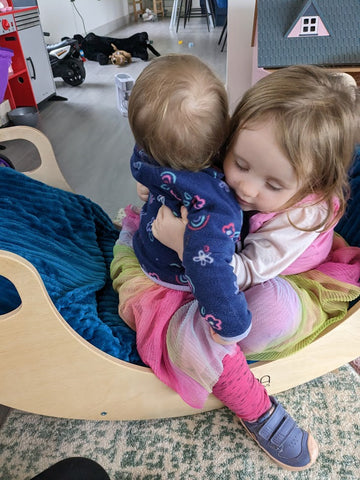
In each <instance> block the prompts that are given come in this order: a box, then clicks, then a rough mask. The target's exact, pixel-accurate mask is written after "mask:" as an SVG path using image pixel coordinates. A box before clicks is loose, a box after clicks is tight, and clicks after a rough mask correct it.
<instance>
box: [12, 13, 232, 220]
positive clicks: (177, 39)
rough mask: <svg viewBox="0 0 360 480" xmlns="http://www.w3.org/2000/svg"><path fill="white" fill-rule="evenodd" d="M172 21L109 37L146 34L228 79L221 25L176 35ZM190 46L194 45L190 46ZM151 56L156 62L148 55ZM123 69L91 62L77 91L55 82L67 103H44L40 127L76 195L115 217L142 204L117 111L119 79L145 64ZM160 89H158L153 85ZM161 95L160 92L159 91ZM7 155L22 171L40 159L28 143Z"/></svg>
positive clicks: (128, 137)
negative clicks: (88, 198) (120, 210)
mask: <svg viewBox="0 0 360 480" xmlns="http://www.w3.org/2000/svg"><path fill="white" fill-rule="evenodd" d="M169 23H170V19H169V18H165V19H159V21H157V22H143V21H142V20H139V22H138V23H133V24H130V25H128V26H126V27H124V28H122V29H121V30H119V31H116V32H109V35H110V36H113V37H117V38H126V37H128V36H130V35H132V34H134V33H137V32H143V31H146V32H148V34H149V38H150V40H151V41H152V43H153V46H154V48H156V50H158V51H159V53H160V54H163V55H164V54H167V53H190V54H194V55H196V56H198V57H200V58H201V59H202V60H204V61H205V62H206V63H207V64H208V65H209V66H210V67H211V68H213V70H214V71H215V72H217V74H218V76H219V77H220V78H221V79H222V80H223V81H224V83H225V81H226V78H225V77H226V49H225V51H224V52H221V46H219V45H218V40H219V38H220V34H221V30H222V27H221V26H219V27H216V28H211V30H210V32H208V30H207V26H206V21H205V19H203V18H194V19H191V22H190V23H189V24H187V25H186V28H185V29H184V27H183V25H182V24H180V27H179V30H178V33H176V32H175V30H170V29H169ZM189 44H190V45H189ZM149 58H150V59H152V58H154V56H153V54H152V53H151V52H149ZM133 60H134V61H133V63H132V64H130V65H127V66H124V67H118V66H115V65H111V64H110V65H105V66H101V65H99V64H98V63H97V62H92V61H87V62H86V63H85V68H86V72H87V77H86V80H85V82H84V83H83V84H82V85H81V86H79V87H71V86H68V85H66V84H65V83H64V82H63V81H62V80H61V79H56V93H57V95H59V96H63V97H66V98H67V99H68V100H67V101H45V102H43V103H44V104H43V105H41V106H40V120H39V123H38V126H37V128H39V129H40V130H41V131H43V132H44V133H45V134H46V135H47V136H48V138H49V140H50V141H51V143H52V145H53V148H54V151H55V155H56V157H57V159H58V162H59V165H60V168H61V170H62V172H63V174H64V176H65V178H66V180H67V181H68V183H69V184H70V186H71V187H72V189H73V190H74V191H75V192H76V193H80V194H83V195H85V196H87V197H90V198H91V199H92V200H93V201H95V202H96V203H98V204H100V205H101V206H102V207H103V208H104V209H105V211H106V212H107V213H108V214H109V215H110V216H111V217H112V218H113V217H114V216H115V214H116V212H117V211H118V209H119V208H120V207H122V206H125V205H126V204H128V203H139V200H138V199H137V196H136V193H135V189H134V181H133V179H132V177H131V174H130V171H129V158H130V155H131V152H132V148H133V144H134V141H133V137H132V134H131V131H130V128H129V125H128V120H127V118H126V117H123V116H121V114H120V112H119V111H118V108H117V93H116V87H115V75H116V74H117V73H128V74H129V75H131V76H132V77H133V78H134V79H136V78H137V76H138V75H139V73H140V72H141V71H142V69H143V68H144V67H145V66H146V65H147V62H143V61H142V60H140V59H138V58H134V59H133ZM154 88H156V85H154ZM160 93H161V92H160ZM6 146H7V150H6V151H5V152H4V153H5V154H6V155H7V156H9V157H10V158H11V160H12V161H13V163H14V164H15V165H16V167H17V169H19V170H21V169H23V168H24V167H27V166H28V165H29V164H30V165H34V166H35V165H36V163H37V162H38V161H39V160H38V158H37V156H36V154H35V152H34V151H33V150H31V149H30V148H29V144H28V142H19V141H17V142H16V143H15V142H11V144H10V143H8V144H6Z"/></svg>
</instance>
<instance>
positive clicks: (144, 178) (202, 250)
mask: <svg viewBox="0 0 360 480" xmlns="http://www.w3.org/2000/svg"><path fill="white" fill-rule="evenodd" d="M130 164H131V171H132V174H133V176H134V178H135V179H136V180H137V181H138V182H140V183H142V184H143V185H145V186H146V187H148V189H149V190H150V195H149V199H148V201H147V202H146V204H145V205H144V207H143V209H142V212H141V222H140V228H139V230H138V231H137V232H136V234H135V236H134V243H133V244H134V250H135V253H136V256H137V258H138V260H139V262H140V264H141V267H142V269H143V270H144V272H145V273H146V274H147V275H148V276H149V277H151V278H152V279H153V280H154V281H155V282H157V283H160V284H162V285H165V286H168V287H169V288H174V289H182V290H191V291H192V292H193V294H194V296H195V298H196V299H197V300H198V302H199V307H200V312H201V314H202V316H203V317H204V318H205V320H207V321H208V322H209V324H210V325H211V327H212V328H213V329H214V331H215V332H216V333H218V334H219V335H220V336H221V337H222V338H224V339H225V340H231V341H239V340H240V339H242V338H244V337H245V336H246V335H247V334H248V333H249V330H250V326H251V314H250V312H249V310H248V309H247V303H246V300H245V296H244V294H243V293H242V292H240V291H239V289H238V286H237V283H236V276H235V275H234V272H233V269H232V267H231V266H230V262H231V259H232V256H233V254H234V253H235V248H236V242H237V241H238V238H239V234H240V230H241V226H242V212H241V209H240V207H239V204H238V203H237V201H236V199H235V196H234V195H233V193H232V191H231V190H230V188H229V186H228V185H227V184H226V183H225V182H224V179H223V178H224V176H223V174H222V173H221V172H219V171H217V170H215V169H213V168H207V169H204V170H202V171H200V172H189V171H188V170H173V169H171V168H168V167H162V166H160V165H159V164H157V162H156V161H155V160H154V159H152V158H150V157H148V156H147V155H146V153H145V152H144V151H142V150H139V149H138V148H137V147H135V149H134V153H133V155H132V157H131V161H130ZM163 204H165V205H167V206H168V207H169V208H170V209H171V210H172V211H173V213H174V214H175V215H176V216H180V208H181V206H182V205H185V207H186V208H187V211H188V224H187V227H186V231H185V236H184V256H183V261H182V262H181V261H180V259H179V257H178V255H177V254H176V252H174V251H173V250H171V249H169V248H167V247H166V246H164V245H163V244H162V243H160V242H158V241H157V240H156V239H155V238H154V236H153V234H152V231H151V225H152V223H153V221H154V220H155V218H156V215H157V212H158V210H159V208H160V207H161V205H163Z"/></svg>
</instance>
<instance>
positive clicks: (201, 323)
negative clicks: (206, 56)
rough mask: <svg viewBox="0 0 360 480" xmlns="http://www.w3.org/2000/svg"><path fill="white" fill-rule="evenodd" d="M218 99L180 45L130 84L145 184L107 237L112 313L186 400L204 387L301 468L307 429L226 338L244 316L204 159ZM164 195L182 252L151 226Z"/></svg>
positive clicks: (218, 187)
mask: <svg viewBox="0 0 360 480" xmlns="http://www.w3.org/2000/svg"><path fill="white" fill-rule="evenodd" d="M154 83H155V84H156V85H160V86H161V87H160V92H161V95H159V94H158V91H154V88H153V85H154ZM224 99H226V94H225V91H224V88H223V86H222V87H221V88H220V87H219V81H218V80H217V79H216V77H215V76H214V75H213V74H212V72H211V71H210V70H209V69H208V68H207V67H206V66H205V65H204V64H202V63H201V62H200V61H199V60H198V59H196V58H195V57H191V56H171V57H160V58H159V59H157V60H155V61H154V62H152V64H150V65H149V67H147V68H146V69H145V70H144V71H143V73H142V74H141V75H140V76H139V78H138V80H137V81H136V83H135V86H134V89H133V91H132V94H131V97H130V101H129V121H130V125H131V128H132V131H133V133H134V136H135V139H136V141H137V144H138V145H137V146H136V147H135V150H134V154H133V157H132V159H131V167H132V172H133V175H134V177H135V178H136V179H137V180H138V181H139V182H140V183H142V184H144V185H145V186H146V187H147V188H149V190H150V195H149V199H148V201H147V202H146V204H145V206H144V208H143V210H142V212H141V221H140V227H139V229H138V230H137V227H138V217H137V216H136V214H135V212H132V211H131V209H127V214H128V215H127V217H126V218H125V220H124V222H123V229H122V232H121V234H120V238H119V241H118V244H117V245H116V246H115V248H114V260H113V263H112V268H111V274H112V278H113V284H114V287H115V288H116V289H117V290H118V291H119V299H120V305H119V313H120V316H121V317H122V318H123V319H124V320H125V321H126V322H127V323H128V324H129V325H130V326H131V327H133V328H134V329H135V330H136V332H137V348H138V352H139V354H140V356H141V358H142V360H143V361H144V362H145V363H146V364H147V365H149V366H150V367H151V368H152V370H153V371H154V373H155V374H156V375H157V376H158V377H159V378H160V379H161V380H162V381H163V382H164V383H166V384H167V385H169V386H170V387H171V388H173V389H174V390H176V391H177V392H178V393H179V394H180V395H181V396H182V398H183V399H184V400H185V401H186V402H188V403H189V404H190V405H192V406H193V407H195V408H201V407H202V406H203V404H204V402H205V400H206V397H207V396H208V394H209V392H213V394H214V395H215V396H217V397H218V398H219V399H220V400H221V401H222V402H223V403H224V404H225V405H227V406H228V407H229V408H231V409H232V410H233V411H234V412H235V413H236V415H237V416H238V417H239V418H240V419H241V420H242V422H243V424H244V425H245V427H246V429H247V430H248V432H250V434H251V435H252V436H253V437H254V438H255V439H256V441H257V442H258V443H259V444H260V446H261V448H263V449H264V450H265V451H266V453H267V454H268V455H269V456H270V457H271V458H272V459H273V460H275V461H276V462H277V463H278V464H279V465H281V466H282V467H284V468H288V469H291V470H303V469H305V468H308V467H309V466H310V465H311V464H313V462H314V461H315V459H316V457H317V454H318V448H317V444H316V442H315V440H314V439H313V437H312V436H311V435H310V434H309V433H307V432H305V431H303V430H301V429H300V428H299V427H298V426H297V425H296V423H295V422H294V420H293V419H292V418H291V417H290V416H289V414H287V413H286V412H285V410H284V408H283V407H282V406H281V405H280V404H279V403H278V402H277V400H276V399H275V398H273V397H269V396H268V395H267V393H266V391H265V389H264V387H263V386H262V385H261V384H260V383H259V382H258V381H257V380H256V379H255V378H254V376H253V374H252V373H251V371H250V370H249V368H248V365H247V363H246V360H245V357H244V355H243V353H242V351H241V350H240V348H239V346H238V344H237V343H236V342H238V341H239V340H241V339H242V338H244V337H245V336H246V335H247V334H248V331H249V327H250V318H249V315H248V310H247V306H246V302H244V295H243V294H241V293H240V292H239V288H238V286H237V284H236V283H237V282H236V276H235V275H234V272H233V270H234V269H233V267H232V266H231V265H230V262H231V261H232V258H233V255H234V253H235V241H236V239H237V237H238V235H239V229H240V225H241V222H240V220H241V215H240V211H239V204H238V201H237V199H236V198H234V196H233V194H232V193H231V192H230V190H229V188H228V186H227V185H226V184H225V183H224V182H223V180H222V174H221V173H220V171H218V170H216V169H214V168H210V165H211V161H212V159H213V158H214V157H215V156H216V153H217V151H218V150H219V148H220V147H221V145H222V142H223V140H224V133H226V123H227V103H226V100H224ZM220 106H222V108H220ZM224 107H225V109H224ZM219 115H220V117H219ZM219 119H220V121H219ZM163 204H165V205H166V204H167V205H169V206H170V209H171V211H172V212H174V213H175V214H177V215H180V208H181V205H186V208H187V211H188V222H187V225H186V232H185V235H184V241H185V249H184V256H183V263H181V262H180V261H179V258H178V256H177V255H175V253H174V252H172V251H171V250H170V249H168V248H167V247H165V246H162V245H161V244H160V243H159V242H157V241H156V240H155V239H154V237H153V233H152V225H153V221H154V219H155V216H156V214H157V212H158V210H159V209H160V207H161V206H162V205H163ZM171 215H172V213H171ZM135 231H136V233H135V235H134V236H133V237H132V234H133V233H134V232H135ZM132 246H134V250H135V253H136V257H137V258H136V257H135V255H134V250H133V249H132ZM138 259H139V260H140V264H141V267H140V264H139V261H138ZM194 297H195V298H194Z"/></svg>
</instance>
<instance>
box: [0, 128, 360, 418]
mask: <svg viewBox="0 0 360 480" xmlns="http://www.w3.org/2000/svg"><path fill="white" fill-rule="evenodd" d="M15 139H26V140H28V141H30V142H32V143H33V144H34V145H35V146H36V148H37V149H38V151H39V155H40V159H41V165H40V166H39V168H38V169H37V170H36V171H32V172H25V173H27V174H28V175H30V176H31V177H33V178H36V179H38V180H40V181H42V182H44V183H47V184H48V185H51V186H56V187H58V188H63V189H64V190H68V191H70V190H71V189H70V187H69V185H68V184H67V182H66V180H65V179H64V177H63V176H62V174H61V172H60V169H59V168H58V166H57V163H56V159H55V155H54V152H53V150H52V147H51V144H50V142H49V140H48V139H47V138H46V137H45V136H44V135H43V134H42V133H41V132H40V131H38V130H36V129H34V128H31V127H20V126H19V127H9V128H3V129H0V141H9V140H15ZM0 273H1V275H2V276H4V277H5V278H7V279H9V280H10V281H11V282H12V283H13V284H14V285H15V287H16V289H17V291H18V293H19V295H20V298H21V300H22V303H21V305H20V306H19V307H18V308H17V309H16V310H14V311H12V312H10V313H7V314H5V315H0V404H3V405H6V406H9V407H12V408H16V409H19V410H23V411H27V412H31V413H36V414H41V415H48V416H54V417H63V418H77V419H89V420H138V419H150V418H166V417H177V416H183V415H191V414H197V413H200V412H202V411H208V410H213V409H216V408H220V407H221V406H222V404H221V402H219V400H217V399H216V398H215V397H214V396H212V395H210V396H209V398H208V401H207V402H206V405H205V407H204V408H203V409H202V410H197V409H194V408H192V407H190V406H189V405H187V404H186V403H185V402H184V401H183V400H182V399H181V398H180V397H179V395H178V394H177V393H175V392H174V391H172V390H171V389H170V388H168V387H166V386H165V385H164V384H163V383H162V382H161V381H160V380H158V379H157V377H156V376H155V375H154V374H153V373H152V371H151V370H150V369H149V368H147V367H141V366H138V365H134V364H131V363H127V362H124V361H122V360H119V359H117V358H115V357H112V356H110V355H108V354H106V353H104V352H102V351H101V350H99V349H97V348H96V347H94V346H92V345H91V344H90V343H88V342H87V341H86V340H84V339H83V338H82V337H81V336H80V335H78V334H77V333H76V332H75V331H74V330H73V329H72V328H71V327H70V326H69V325H68V324H67V322H66V321H65V320H64V319H63V318H62V317H61V315H60V314H59V312H58V311H57V310H56V308H55V306H54V304H53V303H52V301H51V299H50V297H49V295H48V293H47V291H46V289H45V286H44V284H43V282H42V280H41V278H40V275H39V274H38V272H37V270H36V269H35V268H34V267H33V265H32V264H31V263H29V262H28V261H27V260H25V259H24V258H22V257H20V256H19V255H16V254H13V253H10V252H7V251H4V250H0ZM359 355H360V302H358V303H357V304H356V305H355V306H353V307H352V308H351V309H350V310H349V312H348V314H347V316H346V318H345V319H344V320H343V321H341V322H339V323H337V324H335V325H332V326H331V327H329V329H328V330H326V331H325V332H323V334H322V335H321V336H320V337H319V338H317V339H316V340H315V341H314V342H313V343H311V344H310V345H308V346H307V347H305V348H303V349H302V350H300V351H299V352H297V353H295V354H293V355H291V356H289V357H286V358H283V359H280V360H275V361H272V362H259V363H256V364H252V365H250V368H251V369H252V371H253V373H254V375H255V376H256V377H257V378H258V379H259V380H260V381H261V382H262V383H263V384H264V385H265V386H266V387H267V390H268V392H269V393H270V394H276V393H278V392H281V391H284V390H287V389H290V388H292V387H295V386H296V385H299V384H302V383H305V382H308V381H310V380H312V379H314V378H316V377H319V376H321V375H323V374H325V373H327V372H329V371H332V370H334V369H336V368H338V367H340V366H341V365H344V364H345V363H348V362H349V361H351V360H353V359H354V358H356V357H357V356H359Z"/></svg>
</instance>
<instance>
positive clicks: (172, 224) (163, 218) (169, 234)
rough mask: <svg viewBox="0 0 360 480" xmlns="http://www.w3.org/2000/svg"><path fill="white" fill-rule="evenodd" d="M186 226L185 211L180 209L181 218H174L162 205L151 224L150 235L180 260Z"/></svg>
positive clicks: (168, 209)
mask: <svg viewBox="0 0 360 480" xmlns="http://www.w3.org/2000/svg"><path fill="white" fill-rule="evenodd" d="M186 224H187V210H186V208H185V207H184V206H183V207H181V218H178V217H175V216H174V214H173V213H172V211H171V210H170V208H169V207H167V206H166V205H163V206H162V207H160V209H159V211H158V214H157V216H156V218H155V220H154V222H153V224H152V233H153V235H154V237H155V238H156V239H157V240H159V242H161V243H162V244H164V245H165V246H166V247H168V248H171V249H172V250H175V252H176V253H177V254H178V256H179V258H180V260H182V259H183V254H184V233H185V228H186Z"/></svg>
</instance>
